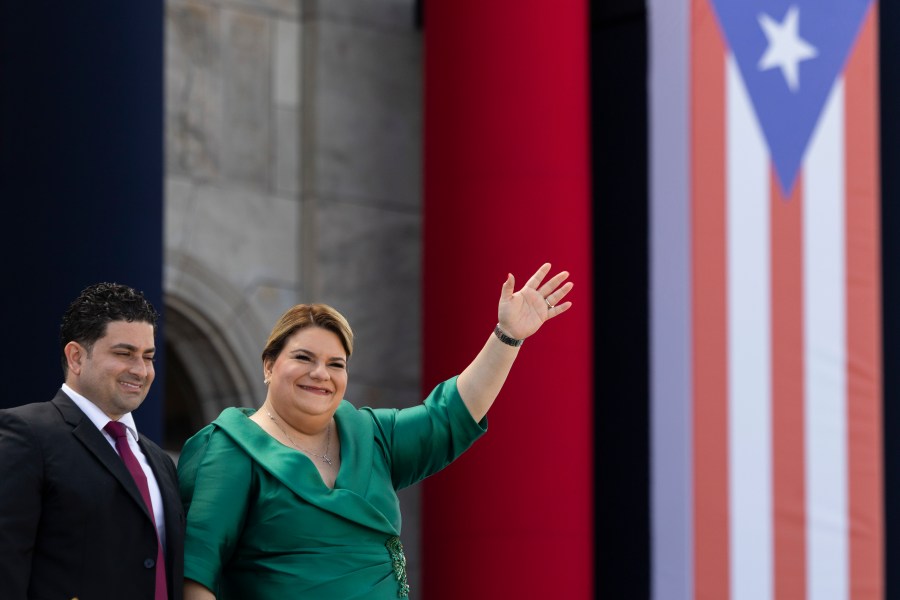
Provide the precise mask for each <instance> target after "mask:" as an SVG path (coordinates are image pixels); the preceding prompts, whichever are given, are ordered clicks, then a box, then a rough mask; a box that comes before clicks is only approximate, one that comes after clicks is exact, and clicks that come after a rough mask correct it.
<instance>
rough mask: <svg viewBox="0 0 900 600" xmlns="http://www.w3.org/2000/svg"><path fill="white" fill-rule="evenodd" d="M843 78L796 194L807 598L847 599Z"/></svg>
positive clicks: (826, 111)
mask: <svg viewBox="0 0 900 600" xmlns="http://www.w3.org/2000/svg"><path fill="white" fill-rule="evenodd" d="M844 167H845V161H844V82H843V78H841V79H840V80H839V81H838V83H836V84H835V86H834V89H833V90H832V92H831V95H830V96H829V99H828V102H827V104H826V105H825V109H824V112H823V115H822V117H821V119H820V121H819V124H818V127H817V129H816V131H815V132H814V134H813V137H812V140H811V144H810V147H809V150H808V155H807V159H806V161H805V173H806V176H805V178H804V198H803V205H804V210H803V215H804V220H803V240H804V245H803V256H804V263H803V271H804V284H805V285H804V291H803V297H804V308H803V312H804V331H805V332H806V335H805V342H804V346H805V348H804V354H805V356H804V362H805V364H806V370H805V371H806V380H805V382H804V388H805V390H806V399H805V408H804V413H805V416H806V435H805V437H806V515H807V527H806V531H807V542H806V543H807V561H808V563H807V585H808V594H807V598H808V599H809V600H826V599H827V600H841V599H844V598H848V597H849V573H848V560H849V554H848V552H849V550H848V543H847V535H848V531H847V519H848V513H847V511H848V506H847V426H846V414H847V399H846V390H847V380H846V371H845V369H846V364H847V351H846V348H847V340H846V293H845V285H846V276H845V273H846V270H845V264H846V262H845V251H844V239H845V233H844V232H845V223H844V194H845V189H846V188H845V183H844Z"/></svg>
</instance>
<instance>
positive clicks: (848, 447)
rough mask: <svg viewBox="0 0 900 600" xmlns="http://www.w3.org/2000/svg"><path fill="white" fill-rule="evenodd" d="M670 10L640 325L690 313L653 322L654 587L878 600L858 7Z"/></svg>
mask: <svg viewBox="0 0 900 600" xmlns="http://www.w3.org/2000/svg"><path fill="white" fill-rule="evenodd" d="M656 5H657V6H662V1H661V0H658V1H657V2H656ZM683 14H684V16H685V17H686V20H685V21H684V22H685V23H686V27H685V31H686V42H687V43H686V44H685V45H684V47H683V50H684V53H685V54H684V55H685V57H686V59H685V62H686V68H685V69H684V70H683V72H684V76H685V77H684V80H685V82H686V83H685V86H684V92H685V95H684V97H685V98H686V100H685V105H684V108H685V111H684V114H685V117H686V122H685V124H684V128H683V131H684V133H685V134H686V142H685V146H684V149H685V151H686V152H685V157H686V159H685V163H684V169H685V173H684V181H685V185H684V190H685V193H684V197H683V202H680V203H679V201H678V199H677V192H676V194H675V197H676V199H675V200H673V201H672V202H673V203H674V205H675V206H676V207H680V208H681V209H683V211H685V212H684V215H683V219H682V220H680V221H679V220H678V219H673V220H670V221H667V222H663V221H660V220H659V219H660V217H659V216H657V217H655V219H656V220H655V221H654V223H653V224H652V230H653V232H654V233H653V234H652V235H653V238H652V239H653V243H655V244H657V246H658V248H657V249H656V250H655V251H654V253H653V256H654V257H655V259H656V260H657V261H658V262H659V263H660V264H657V265H655V266H654V267H653V269H652V272H653V273H655V275H654V284H655V285H654V292H653V293H654V296H656V299H655V300H654V301H653V306H655V307H659V308H658V309H655V312H654V315H653V318H654V320H655V321H657V322H659V321H660V320H661V319H667V318H684V322H685V323H686V324H687V325H686V326H685V327H684V328H683V329H682V330H679V331H676V330H675V329H677V328H675V329H673V328H672V327H671V326H667V325H665V323H663V324H657V325H654V328H653V332H654V333H653V336H654V337H653V341H652V344H653V353H654V358H653V360H652V365H653V367H652V369H653V372H654V385H653V396H654V397H653V405H654V417H653V418H654V423H653V424H652V427H653V436H652V439H653V443H654V444H655V448H654V450H653V457H654V466H653V469H652V470H653V475H652V476H653V482H654V490H653V504H654V525H653V527H654V549H653V552H654V585H653V588H654V594H653V595H654V598H655V600H662V599H666V600H669V599H673V600H680V599H685V600H687V599H689V598H697V599H708V600H729V599H730V600H768V599H775V600H799V599H807V598H808V599H811V600H820V599H835V600H843V599H852V600H861V599H880V598H883V596H884V584H883V579H884V564H883V563H884V551H883V545H884V544H883V535H884V534H883V514H882V513H883V506H882V457H881V452H882V450H881V449H882V444H881V441H882V440H881V401H882V392H881V380H882V377H881V369H882V363H881V306H880V285H881V284H880V272H879V269H880V224H879V203H880V197H879V187H878V182H879V173H878V164H879V161H878V139H877V131H878V106H877V92H878V81H877V70H878V69H877V60H876V57H877V19H876V17H877V6H876V5H875V4H874V3H873V2H870V1H869V0H787V1H782V0H755V1H737V0H687V4H685V9H684V13H683ZM654 22H655V26H654V31H653V34H652V42H651V43H655V44H660V45H666V44H671V43H672V42H671V40H672V38H673V36H672V34H671V31H667V30H666V24H665V22H664V21H663V20H661V19H660V18H659V17H658V16H657V17H656V18H655V21H654ZM675 37H677V36H675ZM657 52H659V49H657ZM665 60H668V59H665ZM656 68H657V69H659V65H656ZM665 77H666V76H665V74H660V73H658V72H657V73H656V74H655V75H654V79H653V81H655V82H656V83H657V85H662V84H664V83H665ZM656 93H659V90H657V91H656ZM654 102H655V103H656V105H658V102H659V100H656V101H654ZM656 114H657V117H659V116H662V115H665V114H666V113H665V109H664V108H659V109H658V110H657V113H656ZM660 126H663V125H662V124H661V123H660V122H659V121H657V123H655V124H654V127H660ZM664 126H667V127H670V128H671V127H672V125H671V124H669V123H667V124H665V125H664ZM663 135H664V134H663ZM660 139H661V138H660ZM653 152H654V155H655V156H658V155H659V154H660V153H659V151H658V149H654V151H653ZM677 160H678V159H677V158H675V161H676V162H677ZM662 168H663V167H660V166H656V167H654V169H655V170H656V172H657V173H659V172H660V169H662ZM670 179H671V177H670ZM676 179H677V178H676ZM664 181H666V177H660V176H657V179H656V183H657V185H656V186H655V188H654V192H653V200H652V202H653V206H655V207H658V208H659V209H660V210H659V211H658V212H663V211H665V210H669V211H671V210H672V209H671V208H670V207H666V204H665V203H666V197H665V196H666V192H667V190H666V189H663V187H664V186H663V185H662V183H663V182H664ZM667 223H670V225H669V224H667ZM679 223H681V224H682V226H683V228H684V231H683V232H682V233H683V235H679V234H677V233H676V234H673V233H672V232H671V231H670V230H669V228H671V227H678V226H679ZM678 240H682V241H683V242H685V243H686V244H687V247H686V249H685V251H684V253H683V256H684V260H683V261H682V262H681V263H677V252H674V253H673V252H666V245H667V244H669V245H671V244H673V243H677V241H678ZM673 256H674V257H675V258H672V257H673ZM666 261H674V262H673V263H672V264H667V263H666ZM672 272H675V273H676V274H680V275H682V276H683V277H682V281H683V286H682V287H679V286H678V284H676V283H672V282H671V279H672V278H671V276H670V275H671V273H672ZM667 276H668V277H669V278H668V279H667V278H666V277H667ZM673 291H674V292H675V293H676V296H675V297H676V298H677V297H683V298H684V303H683V314H681V315H678V314H673V311H675V310H676V309H672V308H671V307H666V306H665V302H666V301H667V299H668V300H669V301H672V298H673V296H672V293H673ZM660 294H663V296H662V297H659V295H660ZM677 294H681V296H677ZM676 304H677V302H676ZM667 327H668V329H667ZM673 331H674V333H673ZM679 353H682V354H684V356H683V357H682V356H681V354H679ZM667 361H669V362H668V363H667ZM672 361H674V362H675V364H677V365H682V366H683V372H682V373H681V374H680V375H678V374H676V375H673V374H672V366H671V365H672ZM668 383H671V384H672V385H668ZM679 411H680V412H679ZM666 414H670V415H675V417H676V418H671V419H667V418H666V417H665V415H666Z"/></svg>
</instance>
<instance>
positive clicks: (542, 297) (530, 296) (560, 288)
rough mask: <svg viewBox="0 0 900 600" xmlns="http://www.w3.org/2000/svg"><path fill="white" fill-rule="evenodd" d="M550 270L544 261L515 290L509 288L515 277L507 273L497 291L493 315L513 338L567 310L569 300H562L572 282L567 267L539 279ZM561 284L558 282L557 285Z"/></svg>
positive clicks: (528, 332)
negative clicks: (501, 286)
mask: <svg viewBox="0 0 900 600" xmlns="http://www.w3.org/2000/svg"><path fill="white" fill-rule="evenodd" d="M549 271H550V263H544V264H543V265H541V268H540V269H538V270H537V272H536V273H535V274H534V275H532V276H531V278H530V279H529V280H528V281H527V282H526V283H525V285H524V286H522V289H520V290H519V291H518V292H515V293H514V292H513V290H514V289H515V286H516V279H515V277H513V276H512V273H510V275H509V277H507V278H506V282H505V283H504V284H503V288H502V290H501V291H500V305H499V307H498V308H497V317H498V321H499V323H500V329H502V330H503V332H504V333H506V335H508V336H511V337H514V338H516V339H520V340H521V339H525V338H527V337H528V336H530V335H532V334H533V333H534V332H536V331H537V330H538V329H540V328H541V325H543V324H544V321H546V320H548V319H552V318H553V317H556V316H559V315H561V314H562V313H564V312H566V311H567V310H569V308H570V307H571V306H572V303H571V302H562V299H563V298H565V297H566V294H568V293H569V291H571V289H572V286H573V285H574V284H573V283H572V282H571V281H568V282H566V283H563V282H564V281H566V279H567V278H568V277H569V272H568V271H560V272H559V273H557V274H556V275H554V276H553V277H552V278H551V279H549V280H548V281H546V282H545V283H543V284H542V283H541V282H542V281H543V279H544V277H546V276H547V273H548V272H549ZM561 284H562V285H561Z"/></svg>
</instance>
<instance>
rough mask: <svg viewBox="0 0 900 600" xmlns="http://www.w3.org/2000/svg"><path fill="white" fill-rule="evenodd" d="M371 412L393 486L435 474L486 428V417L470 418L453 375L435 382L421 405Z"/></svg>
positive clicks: (396, 487)
mask: <svg viewBox="0 0 900 600" xmlns="http://www.w3.org/2000/svg"><path fill="white" fill-rule="evenodd" d="M372 412H373V415H374V417H375V421H376V423H377V427H378V429H379V433H380V437H381V439H382V442H383V448H384V451H386V452H387V453H388V454H389V460H390V463H391V479H392V482H393V485H394V488H395V489H402V488H404V487H408V486H410V485H412V484H414V483H416V482H418V481H421V480H422V479H425V478H426V477H428V476H430V475H433V474H435V473H437V472H438V471H440V470H441V469H443V468H444V467H446V466H447V465H449V464H450V463H451V462H453V461H454V460H455V459H456V458H457V457H459V456H460V455H461V454H462V453H463V452H465V451H466V450H467V449H468V448H469V447H470V446H471V445H472V444H473V443H475V440H477V439H478V438H479V437H481V436H482V435H483V434H484V433H485V432H486V431H487V417H485V418H484V419H482V420H481V421H476V420H475V419H474V418H472V415H471V413H469V409H468V408H467V407H466V405H465V403H464V402H463V400H462V398H461V397H460V395H459V390H458V389H457V387H456V377H453V378H452V379H448V380H447V381H445V382H443V383H441V384H438V386H437V387H435V388H434V390H432V392H431V393H430V394H429V395H428V397H427V398H425V401H424V402H423V403H422V404H419V405H417V406H413V407H411V408H404V409H401V410H390V409H377V410H373V411H372Z"/></svg>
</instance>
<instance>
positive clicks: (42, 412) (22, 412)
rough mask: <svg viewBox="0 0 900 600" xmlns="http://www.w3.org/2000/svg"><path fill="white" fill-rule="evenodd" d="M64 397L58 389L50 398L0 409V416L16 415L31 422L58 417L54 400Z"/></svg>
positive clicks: (58, 413) (57, 409)
mask: <svg viewBox="0 0 900 600" xmlns="http://www.w3.org/2000/svg"><path fill="white" fill-rule="evenodd" d="M60 396H62V398H60ZM64 398H67V396H65V394H63V392H62V391H60V392H59V393H58V394H57V395H56V396H54V397H53V399H51V400H45V401H43V402H31V403H29V404H22V405H19V406H13V407H10V408H3V409H0V416H11V417H18V418H21V419H25V420H27V421H29V422H33V421H35V420H37V421H45V420H48V419H58V418H59V417H60V416H61V415H60V412H59V408H58V407H57V406H56V404H55V402H57V401H59V400H62V399H64Z"/></svg>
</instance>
